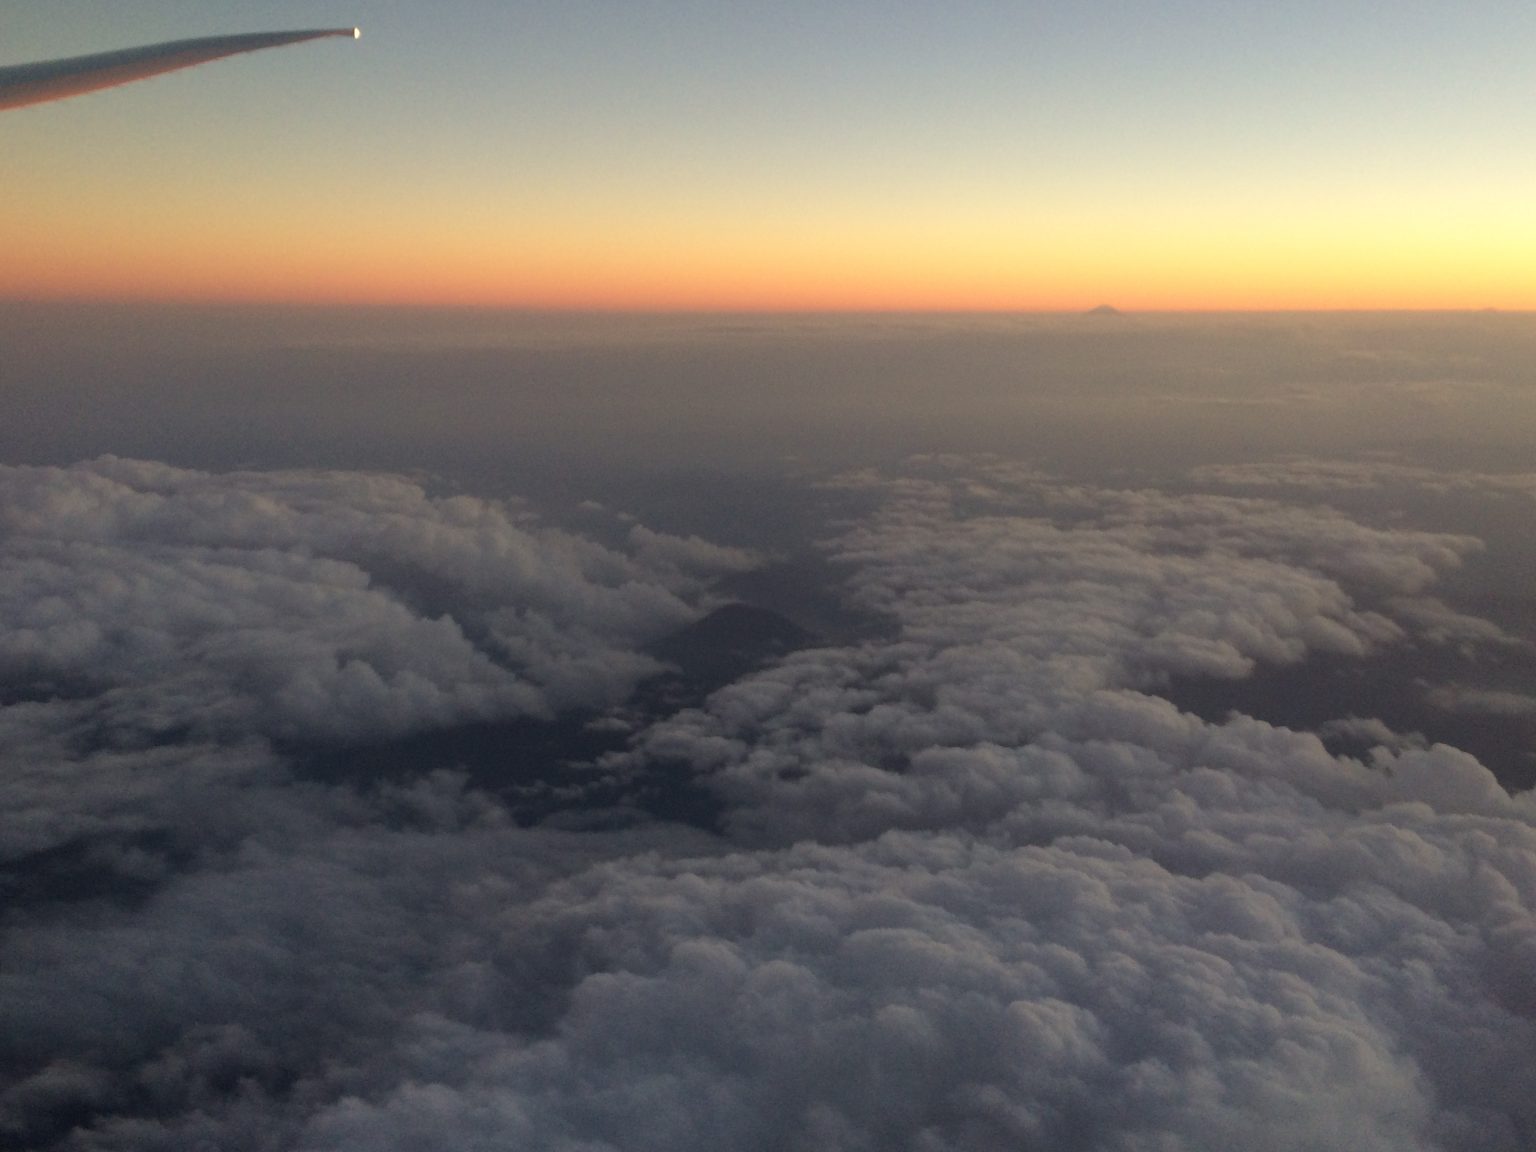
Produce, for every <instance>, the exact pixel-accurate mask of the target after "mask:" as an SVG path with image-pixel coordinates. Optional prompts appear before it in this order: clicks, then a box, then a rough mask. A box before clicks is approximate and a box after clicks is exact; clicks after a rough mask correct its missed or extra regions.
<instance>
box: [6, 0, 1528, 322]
mask: <svg viewBox="0 0 1536 1152" xmlns="http://www.w3.org/2000/svg"><path fill="white" fill-rule="evenodd" d="M353 24H356V25H359V26H361V27H362V28H363V30H364V38H363V39H362V40H361V41H360V42H359V43H357V44H349V43H344V42H334V41H333V42H319V43H315V44H309V45H304V46H300V47H295V48H288V49H283V50H281V51H275V52H271V53H266V54H262V55H258V56H252V57H245V58H240V59H237V60H233V61H226V62H222V63H218V64H214V65H210V66H207V67H205V68H200V69H196V70H193V71H189V72H185V73H181V74H177V75H173V76H169V77H165V78H161V79H157V80H155V81H151V82H147V83H144V84H140V85H137V86H133V87H131V88H125V89H121V90H117V91H113V92H110V93H107V94H98V95H92V96H88V97H83V98H79V99H76V100H71V101H65V102H60V103H58V104H53V105H48V106H42V107H37V108H31V109H25V110H21V111H16V112H12V113H9V114H7V115H6V116H5V117H4V118H3V119H0V146H3V148H4V150H5V154H6V155H7V157H8V164H7V179H6V196H5V200H4V203H3V205H0V244H3V245H4V250H5V251H6V252H7V260H6V262H5V267H4V269H0V295H3V296H4V297H6V298H9V299H44V298H53V299H58V298H64V299H79V298H96V299H101V298H106V299H126V300H133V299H179V300H208V299H217V300H262V301H287V302H304V301H324V302H332V303H386V302H387V303H413V304H428V305H450V304H451V305H476V306H489V307H506V306H512V307H534V308H570V309H591V308H599V309H635V310H658V309H659V310H698V309H703V310H727V311H729V310H759V309H768V310H776V311H784V310H872V309H873V310H902V309H937V310H994V309H1001V310H1067V311H1072V310H1080V309H1084V308H1088V307H1092V306H1094V305H1096V304H1099V303H1104V302H1109V303H1113V304H1115V305H1117V306H1119V307H1122V308H1134V309H1138V310H1148V309H1151V310H1162V309H1217V310H1222V309H1293V308H1299V309H1309V308H1311V309H1317V308H1323V309H1331V308H1351V309H1354V308H1367V309H1368V308H1483V307H1497V308H1505V309H1524V308H1530V307H1533V306H1536V278H1533V274H1532V272H1531V269H1532V268H1536V225H1533V224H1532V222H1531V216H1530V213H1529V211H1528V204H1529V196H1530V190H1531V188H1532V187H1533V186H1536V159H1533V157H1532V152H1531V149H1530V148H1529V144H1528V142H1529V140H1530V139H1531V138H1532V136H1533V129H1536V111H1533V108H1536V105H1533V102H1532V101H1531V99H1530V93H1529V75H1530V71H1531V49H1530V45H1531V44H1532V43H1536V16H1533V15H1532V13H1531V11H1530V9H1529V6H1528V5H1520V4H1515V3H1492V2H1489V3H1478V4H1472V5H1467V4H1454V5H1453V4H1449V3H1414V4H1409V5H1403V6H1399V7H1398V8H1397V9H1395V10H1394V12H1393V14H1392V18H1391V19H1390V20H1386V19H1385V18H1384V17H1383V16H1382V14H1381V12H1380V9H1379V7H1378V6H1375V5H1368V4H1364V3H1355V2H1353V0H1347V2H1345V3H1332V4H1321V3H1317V4H1313V3H1291V4H1285V5H1264V6H1232V5H1226V4H1214V3H1198V2H1190V3H1177V4H1150V3H1145V4H1143V3H1089V4H1074V5H1058V4H1050V5H1046V4H1033V3H1023V4H990V3H964V4H956V5H945V6H943V7H942V8H940V7H939V6H936V5H918V4H898V5H891V4H873V3H864V2H855V0H848V2H837V3H830V4H814V5H812V4H799V3H790V4H782V5H774V6H771V7H767V8H764V7H761V6H758V7H752V6H734V5H705V4H689V3H671V2H649V3H639V4H627V5H617V4H611V3H607V2H600V0H578V2H575V3H571V4H561V5H547V4H522V3H505V4H502V3H495V4H493V3H476V2H471V0H454V2H450V3H444V4H438V5H433V6H431V7H430V8H424V7H422V6H420V5H412V4H406V3H388V2H373V0H356V2H354V3H351V4H342V3H333V2H331V0H325V2H324V3H279V2H270V0H268V2H260V3H252V4H245V5H241V6H240V7H239V9H238V10H235V9H223V8H220V7H218V6H209V5H203V4H193V3H176V2H171V0H152V2H147V3H142V4H135V5H131V6H123V5H118V6H112V7H111V8H108V9H103V8H102V6H101V5H98V4H91V3H82V2H75V0H56V2H50V3H47V4H40V3H33V2H29V0H6V2H5V3H4V4H0V30H3V37H0V64H10V63H21V62H25V61H29V60H39V59H48V58H54V57H61V56H68V55H75V54H83V53H88V52H93V51H104V50H108V49H112V48H119V47H128V46H132V45H136V44H141V43H153V42H156V41H160V40H168V39H176V38H181V37H191V36H203V35H215V34H222V33H230V32H243V31H259V30H273V29H282V28H303V27H330V26H349V25H353Z"/></svg>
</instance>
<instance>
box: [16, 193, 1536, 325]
mask: <svg viewBox="0 0 1536 1152" xmlns="http://www.w3.org/2000/svg"><path fill="white" fill-rule="evenodd" d="M346 207H351V206H343V205H339V204H337V205H325V206H322V210H321V211H320V212H318V213H316V216H315V217H311V218H308V219H302V220H292V219H289V218H288V217H287V216H285V215H283V214H281V213H278V212H272V213H270V214H263V213H261V212H260V211H249V210H248V211H245V212H244V213H243V214H241V213H220V214H217V215H215V214H213V213H211V212H209V211H208V210H207V208H206V207H201V208H200V209H199V210H189V211H188V212H186V213H184V214H180V215H174V216H172V215H168V214H166V213H164V212H157V213H155V214H154V215H150V214H149V213H148V212H145V213H143V214H133V213H129V214H128V215H130V216H131V217H132V218H130V219H128V220H124V219H122V218H121V217H122V215H123V214H122V213H119V218H118V219H115V220H112V221H111V223H110V224H109V223H107V222H106V221H104V220H103V221H102V222H101V223H99V224H98V225H97V226H95V227H92V226H89V225H87V224H82V223H81V221H82V220H86V221H89V220H91V219H92V216H91V215H90V214H88V213H85V212H75V213H71V212H70V211H68V210H67V209H66V208H65V207H63V206H59V205H55V206H51V207H49V208H46V209H44V208H39V207H36V206H34V210H33V211H32V212H31V213H29V214H28V215H30V216H31V217H32V219H31V220H30V221H29V222H28V226H27V227H26V228H25V229H23V228H21V227H20V221H16V222H13V223H11V225H10V227H7V226H6V225H7V221H6V220H5V219H4V218H3V217H0V235H3V234H6V233H9V237H8V240H7V244H6V248H7V258H6V260H5V261H4V263H3V265H0V297H4V298H9V299H37V300H44V299H51V300H86V299H93V300H121V301H206V302H227V303H240V302H248V303H292V304H317V305H318V304H341V305H346V304H356V305H405V306H410V305H414V306H422V307H471V308H519V309H539V310H570V311H635V312H669V311H671V312H685V311H686V312H709V311H718V312H754V311H757V312H896V311H925V312H1071V311H1081V310H1083V309H1086V308H1091V307H1094V306H1096V305H1098V304H1104V303H1107V304H1112V305H1114V306H1115V307H1116V308H1119V309H1121V310H1124V311H1142V312H1169V311H1245V312H1246V311H1333V310H1339V311H1372V310H1426V311H1433V310H1467V309H1479V308H1487V307H1495V308H1500V309H1506V310H1510V311H1520V310H1527V309H1536V233H1532V234H1530V235H1514V236H1511V235H1510V234H1509V232H1508V231H1507V230H1505V231H1502V232H1501V231H1499V230H1498V229H1496V228H1493V227H1490V228H1489V229H1488V230H1487V231H1486V233H1484V234H1481V235H1474V236H1468V235H1465V234H1462V235H1457V236H1454V237H1436V236H1434V235H1429V234H1424V233H1420V234H1410V233H1407V232H1406V230H1404V229H1399V228H1393V227H1387V228H1378V229H1375V230H1364V229H1361V228H1358V227H1355V226H1353V224H1352V222H1351V221H1350V220H1349V219H1348V218H1347V217H1346V218H1344V219H1342V220H1340V221H1338V222H1336V223H1333V224H1331V225H1330V226H1323V225H1321V224H1315V225H1313V226H1312V227H1310V228H1308V229H1302V228H1300V227H1295V226H1293V227H1292V228H1290V229H1289V230H1280V229H1276V230H1274V231H1271V232H1268V233H1256V232H1254V231H1251V230H1250V229H1248V228H1247V227H1246V226H1245V222H1244V221H1240V220H1227V221H1223V220H1219V219H1218V220H1214V221H1213V220H1209V219H1200V218H1190V219H1185V220H1182V221H1181V220H1171V221H1167V222H1162V224H1163V226H1162V227H1161V228H1159V229H1153V228H1149V227H1147V226H1146V221H1145V220H1144V219H1095V220H1092V221H1085V220H1083V219H1072V218H1057V219H1055V220H1050V221H1044V222H1042V223H1040V224H1039V225H1037V226H1035V227H1030V228H1026V227H1022V226H1019V225H1016V224H1015V225H1012V226H1009V227H1004V226H1002V225H1000V224H999V223H998V220H997V219H996V218H995V217H994V218H990V219H989V218H985V217H983V218H980V219H978V220H977V222H976V223H975V224H974V225H971V226H966V227H957V226H953V225H950V224H943V225H932V224H930V225H929V226H927V227H923V226H920V225H915V224H914V225H910V226H905V222H904V221H901V220H892V219H884V220H882V219H879V218H876V219H873V220H867V221H861V222H858V223H856V224H843V223H842V222H841V220H840V219H838V218H836V217H834V216H829V217H827V218H824V219H821V220H815V219H813V220H810V221H802V220H799V219H791V218H788V217H785V218H781V219H778V220H774V219H767V220H764V221H762V222H761V226H760V227H758V228H756V229H752V228H749V227H748V226H747V224H746V223H744V222H743V221H741V220H739V219H735V218H730V217H724V216H721V217H716V218H713V219H711V218H705V219H704V220H702V221H699V222H695V221H679V220H676V219H673V220H671V221H669V220H667V219H665V218H662V219H660V220H659V221H658V222H657V223H656V224H655V226H651V227H643V226H642V223H641V222H642V221H643V220H644V214H643V213H641V214H638V215H637V216H632V217H629V218H617V219H616V218H609V219H606V220H604V219H596V220H586V219H580V218H567V219H563V220H558V221H542V222H540V223H539V226H537V227H535V226H534V225H532V224H530V225H528V226H527V227H525V228H516V227H510V226H508V224H507V223H506V222H505V221H504V220H498V219H496V218H495V217H494V215H493V213H491V212H490V211H489V210H487V211H484V212H481V213H468V214H465V215H464V216H463V217H462V218H461V219H458V220H455V221H450V222H449V223H447V224H437V225H433V226H430V227H424V226H422V225H421V224H420V223H419V220H420V216H419V215H418V214H413V213H411V212H407V211H404V210H402V209H397V208H395V207H393V206H391V205H389V204H387V203H386V204H383V205H382V206H377V205H376V206H373V207H371V208H365V209H364V210H363V211H362V212H357V211H352V212H351V213H350V214H349V213H348V212H347V211H345V210H344V209H345V208H346ZM571 216H572V217H577V214H576V213H575V212H573V213H572V214H571ZM39 217H42V218H41V219H40V218H39ZM317 217H318V218H317ZM952 218H960V216H959V214H958V213H956V214H953V215H945V216H944V217H942V219H943V220H946V221H947V220H949V219H952ZM96 219H97V220H102V217H100V216H97V217H96ZM552 224H558V225H560V227H558V228H555V227H552V226H551V225H552Z"/></svg>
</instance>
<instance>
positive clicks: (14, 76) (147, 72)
mask: <svg viewBox="0 0 1536 1152" xmlns="http://www.w3.org/2000/svg"><path fill="white" fill-rule="evenodd" d="M360 35H362V33H361V32H360V31H359V30H358V29H356V28H314V29H309V30H307V31H302V32H248V33H244V34H241V35H236V36H206V37H203V38H201V39H197V40H172V41H170V42H169V43H166V44H147V45H145V46H144V47H142V48H124V49H122V50H120V51H117V52H98V53H96V54H94V55H91V56H71V57H70V58H69V59H67V60H45V61H42V62H40V63H37V64H16V65H12V66H11V67H8V68H0V110H3V109H6V108H23V107H26V106H27V105H28V104H42V103H44V102H45V101H48V100H62V99H64V98H65V97H67V96H79V95H82V94H84V93H86V92H94V91H96V90H97V89H98V88H112V87H115V86H116V85H118V84H129V83H132V82H133V81H135V80H147V79H148V78H149V77H151V76H159V75H160V74H161V73H163V72H174V71H176V70H177V69H178V68H191V67H192V66H193V65H194V64H206V63H207V62H208V61H210V60H219V59H221V58H223V57H225V56H236V55H239V54H240V53H242V52H256V51H259V50H261V49H263V48H280V47H282V46H283V45H284V44H298V43H300V42H301V41H304V40H319V39H321V38H323V37H327V36H346V37H350V38H352V39H356V38H357V37H358V36H360Z"/></svg>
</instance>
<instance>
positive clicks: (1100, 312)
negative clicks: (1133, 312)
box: [1083, 304, 1125, 316]
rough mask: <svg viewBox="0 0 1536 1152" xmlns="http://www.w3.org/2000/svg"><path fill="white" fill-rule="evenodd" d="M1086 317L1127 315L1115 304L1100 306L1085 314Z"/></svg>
mask: <svg viewBox="0 0 1536 1152" xmlns="http://www.w3.org/2000/svg"><path fill="white" fill-rule="evenodd" d="M1083 315H1084V316H1124V315H1125V313H1124V312H1122V311H1120V309H1118V308H1116V307H1115V306H1114V305H1113V304H1100V305H1099V306H1098V307H1097V308H1090V309H1088V311H1087V312H1084V313H1083Z"/></svg>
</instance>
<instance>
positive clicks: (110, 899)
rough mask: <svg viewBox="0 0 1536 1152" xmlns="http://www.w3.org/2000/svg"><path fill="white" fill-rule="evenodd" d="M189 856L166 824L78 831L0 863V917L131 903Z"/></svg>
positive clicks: (144, 896)
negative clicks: (114, 830) (86, 905)
mask: <svg viewBox="0 0 1536 1152" xmlns="http://www.w3.org/2000/svg"><path fill="white" fill-rule="evenodd" d="M195 856H196V852H195V851H194V850H193V848H192V847H191V846H190V845H189V844H187V843H185V842H184V839H183V838H181V837H178V836H177V834H176V833H174V832H172V831H170V830H166V829H145V830H142V831H137V832H117V833H110V832H109V833H101V834H97V835H92V836H82V837H80V838H78V839H75V840H70V841H68V842H66V843H64V844H59V845H55V846H53V847H49V848H43V849H40V850H38V851H36V852H30V853H28V854H26V855H24V856H20V857H16V858H14V859H9V860H6V861H4V862H3V863H0V921H10V920H12V919H14V918H15V917H17V916H18V915H28V916H30V915H33V914H35V913H36V912H37V911H38V909H40V908H45V907H51V906H61V905H78V904H83V903H97V902H102V903H109V904H112V905H117V906H122V907H127V908H133V907H137V906H139V905H141V904H143V903H144V902H145V901H147V900H148V899H149V898H150V897H151V896H153V895H154V893H155V892H156V891H158V890H159V888H160V886H161V884H162V883H163V882H164V880H165V878H166V877H167V876H169V875H171V874H173V873H176V872H180V871H184V870H185V869H187V868H188V867H189V866H190V865H191V864H192V862H193V859H194V858H195Z"/></svg>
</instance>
